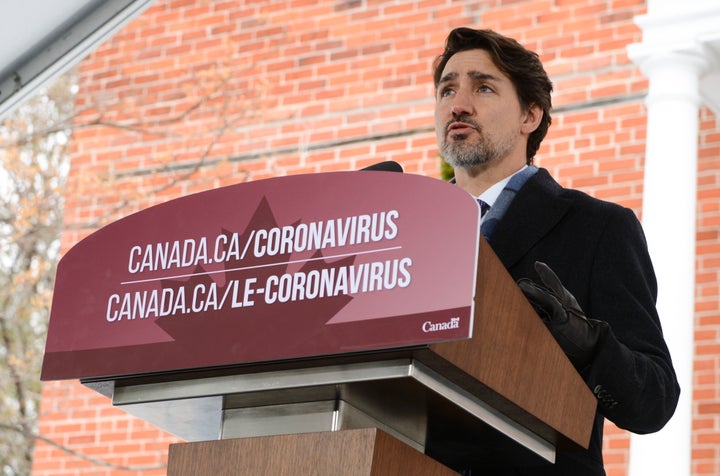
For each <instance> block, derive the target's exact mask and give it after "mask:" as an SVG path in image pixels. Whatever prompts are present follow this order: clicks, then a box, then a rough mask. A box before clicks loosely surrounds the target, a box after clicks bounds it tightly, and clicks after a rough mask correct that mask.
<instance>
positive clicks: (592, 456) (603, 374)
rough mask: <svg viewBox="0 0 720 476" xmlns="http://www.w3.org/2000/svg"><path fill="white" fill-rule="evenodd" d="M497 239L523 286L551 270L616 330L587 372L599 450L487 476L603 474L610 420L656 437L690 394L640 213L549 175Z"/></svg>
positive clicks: (524, 192) (540, 176) (493, 239)
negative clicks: (665, 327)
mask: <svg viewBox="0 0 720 476" xmlns="http://www.w3.org/2000/svg"><path fill="white" fill-rule="evenodd" d="M488 241H489V244H490V246H491V247H492V248H493V250H494V251H495V253H496V254H497V255H498V257H499V258H500V260H501V261H502V263H503V264H504V265H505V267H506V268H507V269H508V271H509V272H510V274H511V275H512V277H513V278H514V279H515V280H517V279H519V278H531V279H535V280H537V276H536V274H535V271H534V263H535V261H543V262H545V263H547V264H548V265H549V266H550V267H551V268H552V269H553V271H555V273H556V274H557V275H558V277H559V278H560V280H561V281H562V282H563V284H564V285H565V287H566V288H567V289H568V290H569V291H570V292H571V293H572V294H573V295H574V296H575V298H576V299H577V301H578V303H579V304H580V306H581V308H582V309H583V310H584V312H585V314H586V315H587V316H588V317H589V318H592V319H598V320H602V321H606V322H607V323H608V324H609V325H610V332H608V334H607V336H606V338H605V339H604V340H603V341H602V342H601V343H600V345H599V347H598V349H597V353H596V355H595V358H594V360H593V362H592V364H591V365H589V366H588V367H587V368H586V369H584V370H583V371H582V372H581V374H582V376H583V378H584V380H585V382H586V383H587V385H588V386H589V387H590V389H592V391H593V392H594V394H595V395H596V397H597V398H598V412H597V414H596V418H595V424H594V428H593V432H592V438H591V441H590V448H589V450H588V451H559V452H558V454H557V459H556V464H555V465H550V464H546V463H543V462H538V461H535V462H532V458H530V460H529V461H530V462H523V463H520V464H519V466H518V468H515V469H510V468H505V469H503V470H498V472H497V473H495V472H487V471H485V472H483V473H481V474H503V475H505V474H507V475H521V474H532V475H534V476H537V475H545V474H547V475H568V476H569V475H573V476H577V475H603V474H605V472H604V470H603V462H602V452H601V450H602V431H603V418H607V419H609V420H610V421H612V422H613V423H615V424H616V425H617V426H618V427H620V428H624V429H627V430H629V431H632V432H635V433H650V432H654V431H657V430H659V429H660V428H662V427H663V426H664V425H665V423H666V422H667V421H668V420H669V419H670V417H671V416H672V414H673V412H674V411H675V407H676V405H677V401H678V398H679V393H680V388H679V385H678V383H677V378H676V375H675V371H674V369H673V366H672V361H671V359H670V354H669V351H668V348H667V345H666V343H665V340H664V338H663V334H662V330H661V327H660V320H659V318H658V314H657V311H656V308H655V301H656V297H657V283H656V279H655V274H654V271H653V267H652V263H651V261H650V257H649V255H648V250H647V244H646V241H645V236H644V233H643V231H642V228H641V226H640V223H639V221H638V220H637V218H636V216H635V214H634V213H633V212H632V210H629V209H627V208H623V207H621V206H619V205H617V204H613V203H609V202H605V201H601V200H598V199H595V198H593V197H590V196H589V195H587V194H585V193H582V192H580V191H577V190H570V189H565V188H562V187H561V186H560V185H559V184H558V183H557V182H556V181H555V180H554V179H553V178H552V177H551V176H550V174H548V172H547V171H546V170H544V169H540V170H538V172H537V173H536V174H534V175H533V176H532V177H530V178H529V179H528V181H527V182H526V183H525V185H524V186H523V187H522V188H521V189H520V191H519V192H518V194H517V196H516V197H515V198H514V200H513V201H512V202H511V203H510V205H509V207H508V209H507V211H506V213H505V215H504V216H503V217H502V219H501V220H500V222H499V223H498V224H497V226H496V228H495V230H494V232H493V234H492V235H491V236H490V237H489V239H488ZM518 461H523V459H522V458H519V459H518ZM535 463H537V465H535ZM525 464H531V465H533V467H532V468H524V469H523V465H525ZM472 474H475V472H473V473H472Z"/></svg>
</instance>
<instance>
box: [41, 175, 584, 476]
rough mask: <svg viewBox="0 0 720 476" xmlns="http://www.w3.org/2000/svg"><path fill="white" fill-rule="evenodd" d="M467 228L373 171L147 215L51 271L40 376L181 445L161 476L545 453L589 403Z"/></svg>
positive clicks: (577, 438)
mask: <svg viewBox="0 0 720 476" xmlns="http://www.w3.org/2000/svg"><path fill="white" fill-rule="evenodd" d="M372 189H378V190H383V193H382V194H368V193H367V190H372ZM307 190H313V191H316V193H315V194H313V195H312V196H311V197H307V200H304V201H303V207H302V208H301V209H300V210H299V211H298V204H297V200H296V198H295V197H298V196H302V192H304V191H307ZM338 196H352V197H361V198H356V199H354V200H351V201H348V202H347V203H341V204H338V203H337V202H338V201H337V200H336V199H334V197H338ZM227 204H257V207H256V208H254V209H251V210H250V212H247V211H246V208H247V207H240V206H236V207H235V208H233V207H228V206H227ZM388 204H390V205H388ZM250 208H252V207H250ZM478 225H479V214H478V210H477V204H476V203H475V201H474V200H472V199H471V198H470V197H469V196H467V195H466V194H465V193H464V192H462V191H461V190H459V189H458V188H457V187H453V186H451V185H448V184H445V183H442V182H439V181H437V180H432V179H427V178H425V177H419V176H411V175H406V174H389V173H386V172H362V173H357V172H340V173H332V174H315V175H307V176H294V177H282V178H278V179H270V180H267V181H261V182H253V183H248V184H241V185H238V186H231V187H225V188H223V189H217V190H213V191H209V192H203V193H201V194H197V195H195V196H190V197H184V198H183V199H178V200H174V201H171V202H168V203H167V204H163V205H159V206H156V207H152V208H151V209H148V210H146V211H143V212H139V213H138V214H135V215H132V216H130V217H127V218H124V219H122V220H120V221H119V222H116V223H115V224H112V225H109V226H108V227H106V229H103V230H100V231H98V232H97V233H96V234H95V235H91V236H90V237H88V238H86V239H85V240H83V242H81V243H79V244H78V245H76V247H75V248H73V249H72V250H70V252H69V253H68V255H66V257H64V258H63V261H61V263H60V265H59V267H58V277H57V280H56V283H57V284H56V288H55V297H54V301H53V310H52V314H51V321H50V328H49V333H48V343H47V346H46V357H45V361H44V363H43V376H42V378H43V379H44V380H48V379H58V378H80V379H81V381H82V382H83V383H84V384H85V385H87V386H89V387H91V388H93V389H95V390H97V391H98V392H100V393H102V394H104V395H107V396H108V397H109V398H112V402H113V404H114V405H116V406H118V407H120V408H123V409H124V410H126V411H127V412H129V413H131V414H133V415H136V416H138V417H140V418H142V419H145V420H147V421H149V422H151V423H153V424H155V425H157V426H159V427H161V428H163V429H165V430H167V431H169V432H171V433H173V434H175V435H177V436H179V437H181V438H183V439H184V440H186V441H187V443H181V444H176V445H172V446H171V448H170V453H169V463H168V475H169V476H181V475H197V474H242V475H266V474H273V475H276V474H277V475H284V474H286V475H291V474H292V475H296V474H313V475H338V474H343V475H385V474H418V475H445V474H454V471H453V470H458V469H460V468H464V467H469V466H473V467H484V466H486V467H497V466H502V465H504V464H509V463H510V462H513V463H514V462H516V460H517V458H525V457H526V458H528V460H533V459H538V458H542V459H545V460H548V461H554V458H555V451H556V449H557V448H560V447H566V446H577V447H587V445H588V443H589V440H590V433H591V430H592V425H593V419H594V414H595V406H596V401H595V398H594V396H593V395H592V394H591V392H590V390H589V389H588V388H587V386H586V385H585V383H584V382H583V380H582V379H581V377H580V376H579V375H578V374H577V372H576V371H575V370H574V368H573V367H572V365H571V364H570V362H569V360H568V359H567V358H566V357H565V355H564V353H563V352H562V350H561V349H560V347H559V346H558V345H557V344H556V342H555V341H554V339H553V337H552V336H551V334H550V333H549V332H548V330H547V329H546V328H545V325H544V324H543V323H542V321H541V320H540V319H539V318H538V316H537V315H536V314H535V312H534V310H533V308H532V306H531V305H530V304H529V303H528V302H527V301H526V299H525V297H524V296H523V294H522V292H521V291H520V289H519V288H518V286H517V285H516V284H515V282H514V281H513V280H512V278H511V277H510V275H509V274H508V272H507V271H506V270H505V269H504V267H503V266H502V264H501V263H500V261H499V260H498V258H497V257H496V256H495V254H494V253H493V251H492V250H491V249H490V247H489V245H488V244H487V242H485V240H484V239H482V238H481V237H480V236H479V226H478ZM187 230H193V232H192V233H189V232H188V231H187ZM218 230H220V231H218ZM313 233H315V234H314V235H313ZM313 236H315V240H316V241H315V242H314V243H315V246H313V245H312V243H313V241H312V239H313V238H312V237H313ZM98 252H103V255H104V256H106V259H105V260H103V262H102V263H98V260H88V259H86V258H87V256H88V255H93V256H97V253H98ZM79 329H82V330H79Z"/></svg>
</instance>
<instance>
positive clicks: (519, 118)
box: [435, 49, 527, 168]
mask: <svg viewBox="0 0 720 476" xmlns="http://www.w3.org/2000/svg"><path fill="white" fill-rule="evenodd" d="M525 116H526V115H525V114H524V113H523V111H522V109H521V107H520V102H519V100H518V97H517V93H516V91H515V87H514V86H513V84H512V82H511V81H510V78H508V77H507V76H506V75H505V74H504V73H502V72H501V71H500V70H499V69H498V68H497V67H496V66H495V64H494V63H493V62H492V59H491V58H490V55H489V54H488V53H487V52H486V51H485V50H480V49H475V50H467V51H461V52H459V53H456V54H454V55H453V56H452V57H450V60H449V61H448V62H447V64H446V65H445V68H444V69H443V71H442V75H441V76H440V82H439V83H438V87H437V92H436V102H435V131H436V134H437V139H438V145H439V147H440V152H441V153H442V155H443V157H444V158H445V160H446V161H447V162H448V163H449V164H450V165H452V166H453V167H468V168H469V167H474V166H476V165H480V164H485V163H488V162H491V161H496V160H503V159H505V158H506V157H511V158H512V159H511V160H515V161H520V162H519V164H520V165H519V166H521V165H522V164H524V163H525V148H526V143H527V136H523V134H522V131H523V121H524V120H525Z"/></svg>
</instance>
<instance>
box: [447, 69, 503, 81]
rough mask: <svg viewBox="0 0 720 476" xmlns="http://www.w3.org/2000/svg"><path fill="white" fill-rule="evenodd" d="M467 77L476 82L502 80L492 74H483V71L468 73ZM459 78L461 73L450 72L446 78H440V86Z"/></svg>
mask: <svg viewBox="0 0 720 476" xmlns="http://www.w3.org/2000/svg"><path fill="white" fill-rule="evenodd" d="M467 75H468V76H470V77H471V78H472V79H474V80H475V81H499V80H500V78H499V77H498V76H496V75H494V74H490V73H483V72H482V71H474V70H472V71H468V73H467ZM458 76H460V74H459V73H457V72H454V71H453V72H450V73H448V74H446V75H445V76H443V77H442V78H440V81H438V84H442V83H447V82H449V81H454V80H456V79H457V78H458Z"/></svg>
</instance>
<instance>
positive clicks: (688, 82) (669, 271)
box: [629, 52, 705, 476]
mask: <svg viewBox="0 0 720 476" xmlns="http://www.w3.org/2000/svg"><path fill="white" fill-rule="evenodd" d="M640 67H641V68H642V70H643V72H644V73H645V75H646V76H647V77H648V79H649V90H648V96H647V109H648V125H647V139H646V141H647V144H646V154H645V179H644V196H643V209H642V221H643V226H644V228H645V232H646V235H647V238H648V245H649V247H650V255H651V256H652V259H653V264H654V266H655V272H656V275H657V278H658V286H659V292H658V310H659V312H660V317H661V322H662V325H663V331H664V333H665V338H666V340H667V343H668V346H669V347H670V352H671V355H672V358H673V363H674V365H675V370H676V372H677V374H678V380H679V382H680V387H681V389H682V391H681V397H680V402H679V404H678V407H677V410H676V412H675V415H674V416H673V418H672V419H671V420H670V422H669V423H668V424H667V426H666V427H665V428H664V429H663V430H661V431H660V432H658V433H655V434H652V435H644V436H638V435H633V436H632V438H631V445H630V471H629V474H630V476H644V475H647V476H661V475H668V476H682V475H689V474H690V468H691V441H692V386H693V385H692V384H693V376H692V370H693V356H694V352H693V349H694V342H693V331H694V302H695V220H696V196H697V194H696V190H697V185H696V184H697V141H698V121H699V119H698V110H699V106H700V94H699V80H700V75H701V73H702V71H703V69H704V67H705V61H704V59H703V58H702V57H700V56H698V55H696V54H693V53H688V52H663V53H655V54H653V55H651V56H649V57H647V58H645V59H644V60H642V61H641V62H640Z"/></svg>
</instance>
